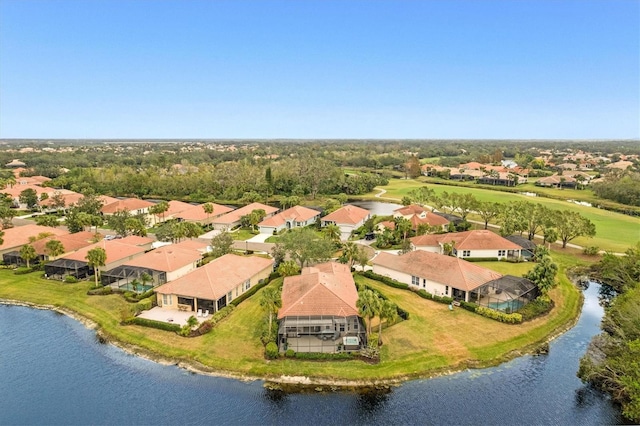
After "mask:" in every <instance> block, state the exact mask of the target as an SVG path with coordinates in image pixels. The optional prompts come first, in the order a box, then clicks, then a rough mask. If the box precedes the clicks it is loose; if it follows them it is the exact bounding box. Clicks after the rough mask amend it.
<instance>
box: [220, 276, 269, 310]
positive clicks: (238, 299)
mask: <svg viewBox="0 0 640 426" xmlns="http://www.w3.org/2000/svg"><path fill="white" fill-rule="evenodd" d="M267 284H269V280H264V281H262V282H261V283H258V284H256V285H254V286H253V287H251V288H250V289H249V290H248V291H247V292H246V293H243V294H241V295H240V296H238V297H236V298H235V299H233V300H232V301H231V302H229V304H230V305H233V306H238V305H239V304H241V303H242V302H244V301H245V300H247V299H248V298H249V297H251V296H253V295H254V294H255V293H256V292H257V291H258V290H260V289H261V288H262V287H264V286H266V285H267Z"/></svg>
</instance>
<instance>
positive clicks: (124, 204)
mask: <svg viewBox="0 0 640 426" xmlns="http://www.w3.org/2000/svg"><path fill="white" fill-rule="evenodd" d="M153 205H154V203H152V202H150V201H147V200H141V199H139V198H125V199H124V200H118V201H115V202H113V203H109V204H107V205H105V206H103V207H102V209H100V211H101V212H102V213H106V214H113V213H115V212H117V211H119V210H127V211H132V210H141V209H146V208H149V207H151V206H153Z"/></svg>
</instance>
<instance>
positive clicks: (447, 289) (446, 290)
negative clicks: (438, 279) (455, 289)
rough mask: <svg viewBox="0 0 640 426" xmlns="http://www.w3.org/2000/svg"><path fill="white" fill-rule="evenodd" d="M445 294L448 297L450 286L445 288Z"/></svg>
mask: <svg viewBox="0 0 640 426" xmlns="http://www.w3.org/2000/svg"><path fill="white" fill-rule="evenodd" d="M444 294H446V295H447V296H448V295H449V286H446V287H445V288H444Z"/></svg>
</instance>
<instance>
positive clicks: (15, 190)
mask: <svg viewBox="0 0 640 426" xmlns="http://www.w3.org/2000/svg"><path fill="white" fill-rule="evenodd" d="M25 189H33V190H34V191H36V194H38V196H40V194H43V193H44V194H47V195H50V194H51V193H53V192H54V191H55V189H53V188H48V187H45V186H40V185H33V184H28V185H13V186H12V187H11V188H5V189H2V190H0V192H3V193H5V194H9V195H10V196H11V197H13V198H16V197H19V196H20V193H21V192H22V191H24V190H25Z"/></svg>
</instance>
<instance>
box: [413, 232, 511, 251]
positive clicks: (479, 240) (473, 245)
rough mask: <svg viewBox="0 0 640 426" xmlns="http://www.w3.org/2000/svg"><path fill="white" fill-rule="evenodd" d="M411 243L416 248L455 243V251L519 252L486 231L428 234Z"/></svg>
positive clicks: (504, 240)
mask: <svg viewBox="0 0 640 426" xmlns="http://www.w3.org/2000/svg"><path fill="white" fill-rule="evenodd" d="M410 241H411V243H412V244H413V245H414V246H416V247H420V246H427V247H438V246H440V245H441V244H444V243H450V242H452V241H455V248H456V250H519V249H520V246H518V245H517V244H514V243H512V242H511V241H509V240H506V239H504V238H502V237H501V236H500V235H498V234H496V233H494V232H491V231H489V230H486V229H481V230H476V231H465V232H451V233H448V234H430V235H421V236H419V237H413V238H411V239H410Z"/></svg>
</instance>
